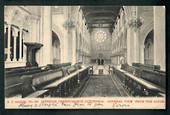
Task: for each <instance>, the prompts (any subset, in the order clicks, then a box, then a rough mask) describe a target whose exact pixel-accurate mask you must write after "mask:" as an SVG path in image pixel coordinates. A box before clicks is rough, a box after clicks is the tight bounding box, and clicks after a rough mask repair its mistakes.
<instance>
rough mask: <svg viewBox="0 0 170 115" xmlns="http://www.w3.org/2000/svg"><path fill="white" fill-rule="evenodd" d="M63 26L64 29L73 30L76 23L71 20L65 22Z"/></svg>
mask: <svg viewBox="0 0 170 115" xmlns="http://www.w3.org/2000/svg"><path fill="white" fill-rule="evenodd" d="M63 26H64V28H65V29H73V28H75V27H76V22H75V21H73V20H66V21H65V23H64V24H63Z"/></svg>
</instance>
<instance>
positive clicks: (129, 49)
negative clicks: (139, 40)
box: [127, 27, 132, 65]
mask: <svg viewBox="0 0 170 115" xmlns="http://www.w3.org/2000/svg"><path fill="white" fill-rule="evenodd" d="M131 34H132V30H131V28H130V27H128V28H127V63H128V64H129V65H131V64H132V61H131V59H132V57H131V53H132V51H131V47H132V46H131Z"/></svg>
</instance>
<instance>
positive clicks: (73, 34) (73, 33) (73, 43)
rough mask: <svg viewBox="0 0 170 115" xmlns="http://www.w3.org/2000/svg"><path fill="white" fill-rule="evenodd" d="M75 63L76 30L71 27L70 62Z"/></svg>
mask: <svg viewBox="0 0 170 115" xmlns="http://www.w3.org/2000/svg"><path fill="white" fill-rule="evenodd" d="M75 63H76V31H75V28H73V29H72V64H73V65H74V64H75Z"/></svg>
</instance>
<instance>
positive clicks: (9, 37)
mask: <svg viewBox="0 0 170 115" xmlns="http://www.w3.org/2000/svg"><path fill="white" fill-rule="evenodd" d="M10 50H11V25H10V24H8V51H7V52H8V54H7V61H11V59H10V55H11V51H10Z"/></svg>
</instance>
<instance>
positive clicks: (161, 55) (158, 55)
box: [154, 6, 166, 71]
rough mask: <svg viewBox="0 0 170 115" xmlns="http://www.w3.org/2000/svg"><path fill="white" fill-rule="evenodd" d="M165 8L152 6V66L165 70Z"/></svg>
mask: <svg viewBox="0 0 170 115" xmlns="http://www.w3.org/2000/svg"><path fill="white" fill-rule="evenodd" d="M165 27H166V25H165V6H154V64H155V65H160V66H161V70H164V71H165V70H166V40H165V31H166V30H165Z"/></svg>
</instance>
